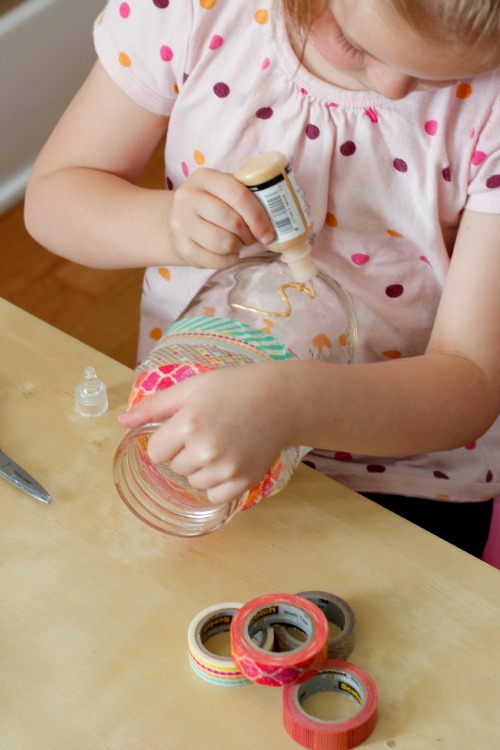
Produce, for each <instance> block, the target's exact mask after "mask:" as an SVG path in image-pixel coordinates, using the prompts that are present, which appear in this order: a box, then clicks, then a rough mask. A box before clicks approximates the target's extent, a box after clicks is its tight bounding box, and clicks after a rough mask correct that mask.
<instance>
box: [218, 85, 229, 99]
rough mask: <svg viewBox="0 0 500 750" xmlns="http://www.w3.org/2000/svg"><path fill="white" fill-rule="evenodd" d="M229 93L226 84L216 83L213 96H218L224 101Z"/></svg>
mask: <svg viewBox="0 0 500 750" xmlns="http://www.w3.org/2000/svg"><path fill="white" fill-rule="evenodd" d="M229 91H230V88H229V86H228V85H227V83H223V82H222V81H220V82H219V83H216V84H215V86H214V94H215V96H218V97H220V98H221V99H224V97H226V96H228V94H229Z"/></svg>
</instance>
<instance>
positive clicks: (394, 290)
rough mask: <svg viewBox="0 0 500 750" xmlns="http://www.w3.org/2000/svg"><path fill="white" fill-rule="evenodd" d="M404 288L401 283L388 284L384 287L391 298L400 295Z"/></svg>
mask: <svg viewBox="0 0 500 750" xmlns="http://www.w3.org/2000/svg"><path fill="white" fill-rule="evenodd" d="M404 290H405V288H404V286H403V285H402V284H390V285H389V286H388V287H386V289H385V293H386V294H387V296H388V297H390V298H391V299H395V298H396V297H401V295H402V294H403V292H404Z"/></svg>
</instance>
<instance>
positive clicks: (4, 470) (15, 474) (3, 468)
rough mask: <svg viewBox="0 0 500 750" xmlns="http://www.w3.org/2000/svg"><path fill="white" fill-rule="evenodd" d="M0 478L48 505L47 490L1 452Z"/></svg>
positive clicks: (49, 498) (50, 498)
mask: <svg viewBox="0 0 500 750" xmlns="http://www.w3.org/2000/svg"><path fill="white" fill-rule="evenodd" d="M0 476H2V477H5V479H7V481H8V482H11V483H12V484H13V485H15V486H16V487H19V488H20V489H21V490H24V492H27V493H28V495H31V496H32V497H36V499H37V500H41V501H42V503H50V501H51V500H52V497H51V495H49V493H48V492H47V490H45V489H44V488H43V487H42V485H41V484H39V483H38V482H37V481H36V479H33V477H32V476H31V475H30V474H28V472H27V471H25V470H24V469H23V468H21V466H19V464H16V462H15V461H13V460H12V459H11V458H9V457H8V456H7V455H6V454H5V453H4V452H3V451H0Z"/></svg>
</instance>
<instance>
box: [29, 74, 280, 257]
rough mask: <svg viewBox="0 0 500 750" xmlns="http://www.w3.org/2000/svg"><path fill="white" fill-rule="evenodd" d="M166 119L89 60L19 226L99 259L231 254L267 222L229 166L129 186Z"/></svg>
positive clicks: (38, 169)
mask: <svg viewBox="0 0 500 750" xmlns="http://www.w3.org/2000/svg"><path fill="white" fill-rule="evenodd" d="M167 126H168V119H167V118H166V117H162V116H159V115H155V114H153V113H151V112H148V111H147V110H145V109H143V108H142V107H140V106H139V105H137V104H135V103H134V102H133V101H132V100H131V99H130V98H129V97H128V96H126V95H125V94H124V93H123V92H122V91H121V90H120V89H119V88H118V87H117V86H116V85H115V84H114V82H113V81H112V80H111V78H110V77H109V76H108V74H107V73H106V72H105V70H104V68H103V67H102V66H101V64H100V63H99V62H97V63H96V65H95V66H94V68H93V70H92V71H91V73H90V75H89V77H88V78H87V80H86V81H85V83H84V84H83V86H82V88H81V89H80V91H79V92H78V93H77V95H76V97H75V98H74V100H73V101H72V102H71V104H70V105H69V107H68V109H67V110H66V112H65V113H64V115H63V116H62V118H61V120H60V122H59V123H58V125H57V126H56V128H55V129H54V132H53V133H52V135H51V136H50V138H49V139H48V141H47V143H46V144H45V146H44V148H43V149H42V152H41V153H40V155H39V157H38V159H37V161H36V163H35V166H34V168H33V172H32V175H31V178H30V181H29V184H28V188H27V192H26V201H25V221H26V226H27V229H28V231H29V232H30V233H31V234H32V235H33V236H34V237H35V239H36V240H37V241H38V242H40V243H41V244H42V245H44V246H45V247H47V248H48V249H50V250H52V251H53V252H55V253H57V254H59V255H63V256H65V257H67V258H69V259H71V260H74V261H77V262H78V263H82V264H84V265H89V266H94V267H100V268H126V267H141V266H148V265H166V264H177V265H197V266H202V267H208V268H224V267H226V266H228V265H230V264H231V263H234V262H235V260H236V258H237V256H238V252H239V251H240V250H241V248H242V247H243V245H250V244H253V243H254V242H255V241H256V240H255V238H256V237H262V236H263V235H264V234H265V232H266V231H269V230H270V229H271V228H272V227H271V224H270V221H269V219H268V218H267V216H266V214H265V212H264V210H263V209H262V207H261V206H260V204H259V202H258V201H257V200H256V199H255V197H254V196H253V195H252V194H251V193H250V191H248V190H247V189H246V188H244V187H243V186H242V185H240V183H238V182H237V181H236V180H235V179H234V178H233V177H232V176H231V175H227V174H224V173H222V172H218V171H215V170H208V169H199V170H196V171H195V172H194V173H193V175H192V176H191V177H190V178H189V179H188V180H186V182H185V183H184V184H183V185H182V187H181V188H180V189H179V190H176V191H172V190H163V189H162V190H149V189H145V188H142V187H138V186H137V182H138V180H139V178H140V176H141V174H142V171H143V170H144V167H145V166H146V164H147V162H148V160H149V158H150V157H151V154H152V153H153V151H154V149H155V148H156V146H157V145H158V143H159V141H160V140H161V138H162V137H163V135H164V134H165V132H166V129H167Z"/></svg>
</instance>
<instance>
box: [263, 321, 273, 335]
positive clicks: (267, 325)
mask: <svg viewBox="0 0 500 750" xmlns="http://www.w3.org/2000/svg"><path fill="white" fill-rule="evenodd" d="M263 323H264V325H263V326H262V328H261V329H260V330H261V331H263V333H271V331H272V330H273V326H274V322H273V321H272V320H269V318H264V320H263Z"/></svg>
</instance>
